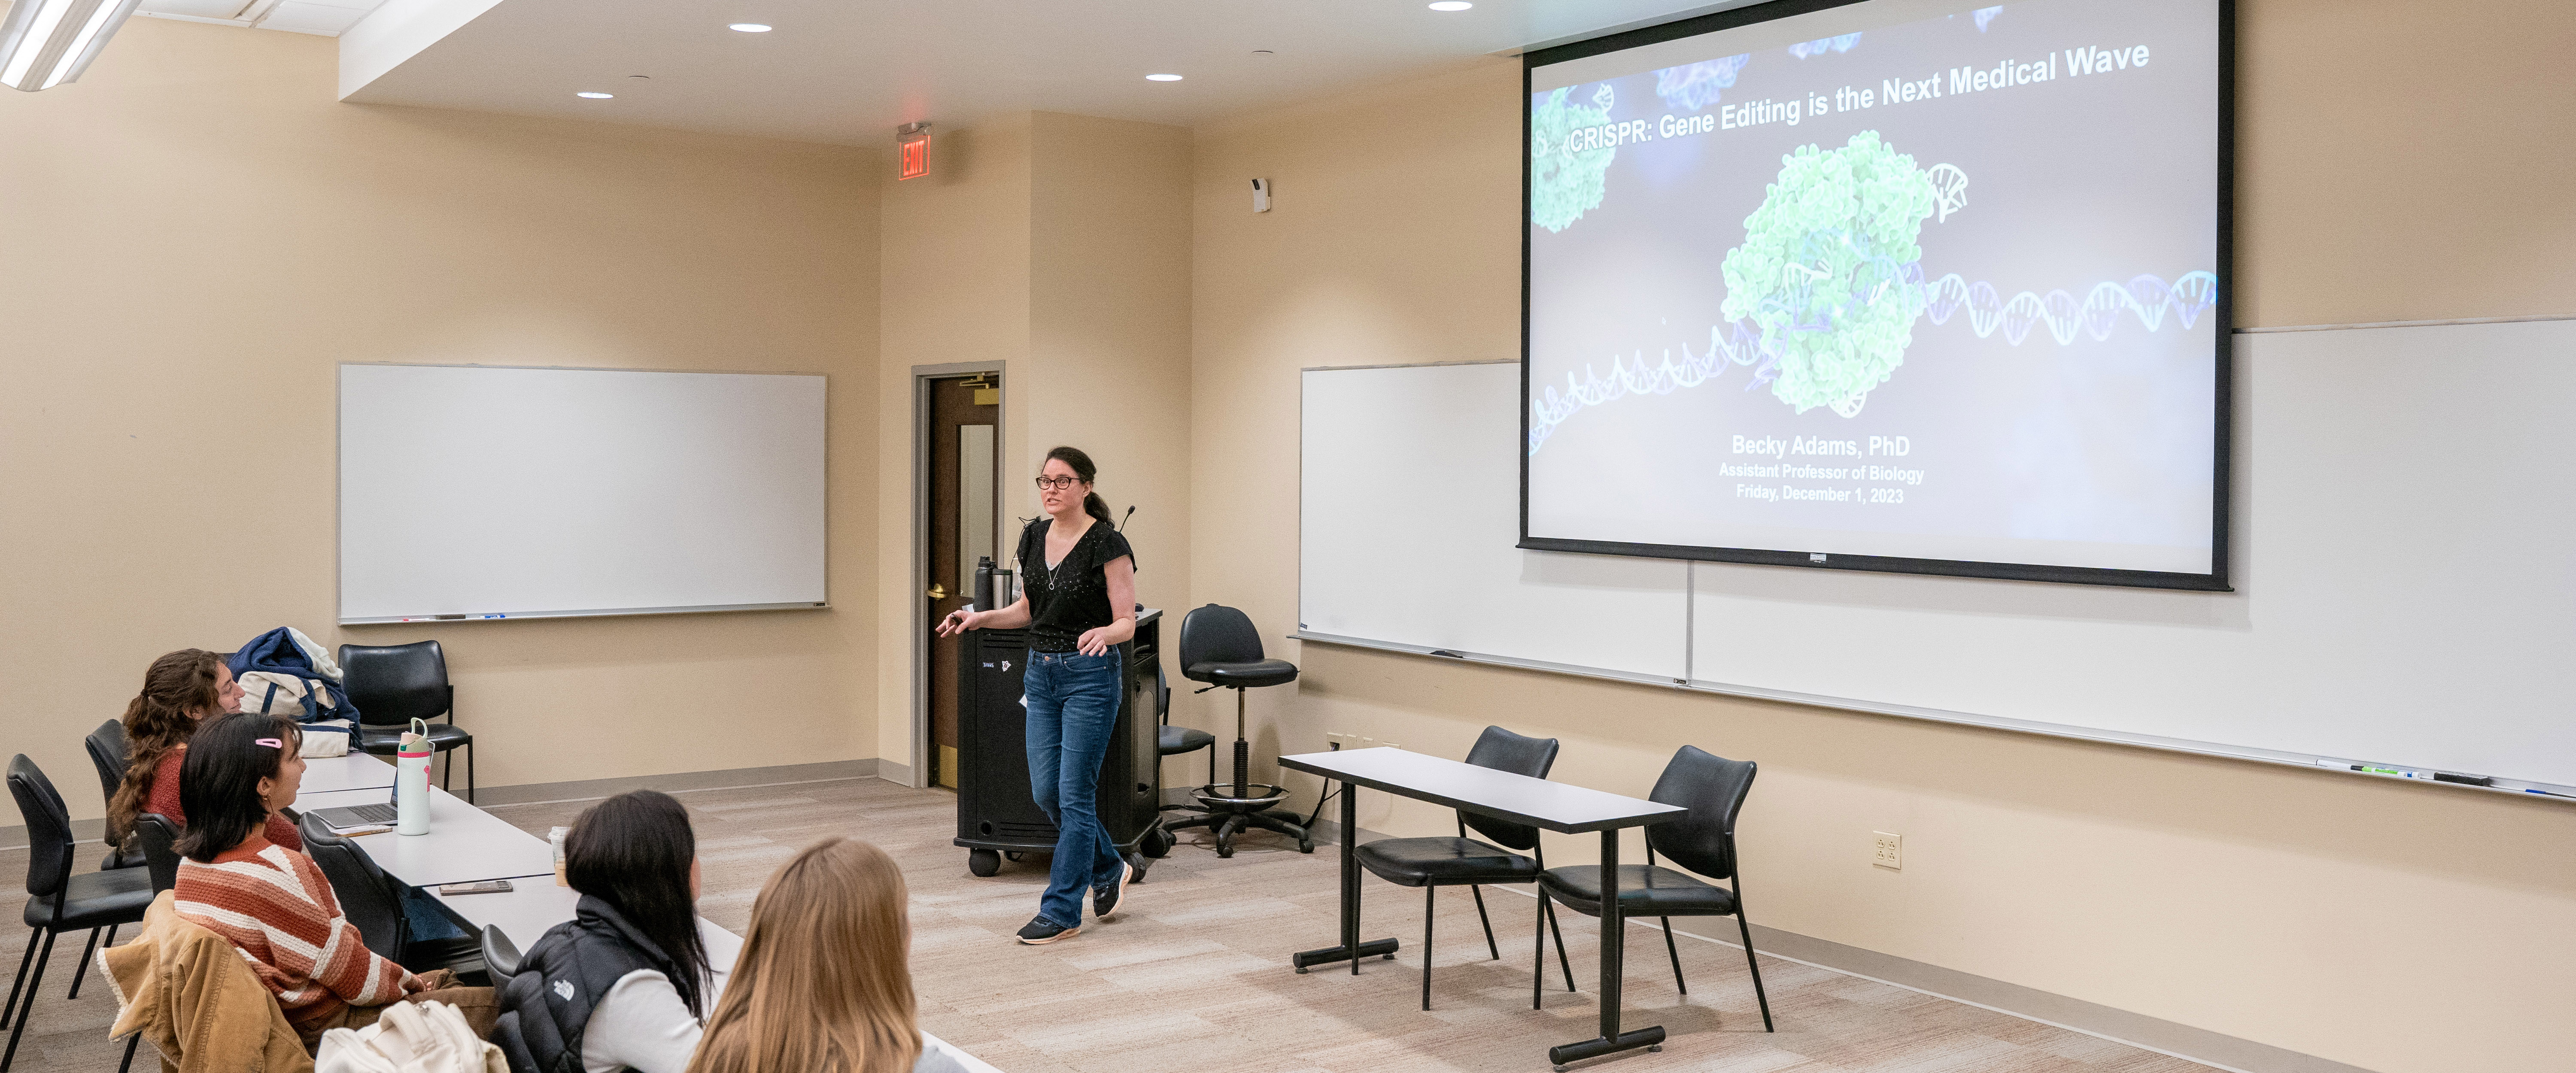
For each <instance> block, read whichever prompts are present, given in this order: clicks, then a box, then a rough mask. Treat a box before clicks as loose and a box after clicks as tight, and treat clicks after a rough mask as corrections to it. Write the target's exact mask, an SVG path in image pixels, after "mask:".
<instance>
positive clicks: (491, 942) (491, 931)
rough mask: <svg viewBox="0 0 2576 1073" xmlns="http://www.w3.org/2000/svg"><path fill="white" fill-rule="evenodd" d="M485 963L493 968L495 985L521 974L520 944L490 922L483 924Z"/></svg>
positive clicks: (493, 984) (493, 983) (493, 982)
mask: <svg viewBox="0 0 2576 1073" xmlns="http://www.w3.org/2000/svg"><path fill="white" fill-rule="evenodd" d="M483 964H484V965H485V966H487V967H488V968H489V969H490V970H491V973H492V986H494V987H499V986H501V984H502V982H503V981H506V980H508V979H509V978H511V977H513V976H517V975H518V974H519V946H518V944H516V943H513V942H511V941H510V937H509V936H507V935H503V934H501V929H499V928H497V927H494V926H492V925H490V924H486V925H483Z"/></svg>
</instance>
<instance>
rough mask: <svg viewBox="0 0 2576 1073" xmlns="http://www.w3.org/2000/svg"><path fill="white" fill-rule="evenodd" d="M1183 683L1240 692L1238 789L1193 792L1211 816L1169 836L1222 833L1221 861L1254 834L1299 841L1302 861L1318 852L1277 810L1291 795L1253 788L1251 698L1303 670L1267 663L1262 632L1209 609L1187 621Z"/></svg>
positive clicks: (1301, 828) (1233, 613)
mask: <svg viewBox="0 0 2576 1073" xmlns="http://www.w3.org/2000/svg"><path fill="white" fill-rule="evenodd" d="M1181 677H1184V678H1187V679H1189V680H1191V681H1193V682H1206V683H1208V686H1207V689H1202V690H1199V692H1201V693H1205V692H1207V691H1208V689H1231V690H1233V691H1234V781H1233V782H1232V783H1231V784H1228V783H1218V782H1213V781H1211V782H1210V783H1208V784H1207V785H1205V786H1202V787H1199V788H1198V789H1196V790H1194V791H1191V794H1190V796H1192V797H1195V798H1198V800H1199V806H1200V807H1201V808H1203V809H1205V810H1206V814H1205V815H1200V816H1193V817H1191V818H1189V819H1186V820H1178V821H1175V822H1172V823H1166V824H1164V825H1163V829H1164V830H1166V831H1176V830H1179V829H1181V828H1184V827H1207V828H1212V829H1214V830H1215V831H1216V855H1217V856H1219V857H1232V856H1234V836H1235V833H1236V832H1239V831H1243V830H1246V829H1249V828H1253V827H1259V828H1262V829H1264V830H1270V831H1277V832H1279V833H1280V834H1283V835H1287V836H1289V837H1291V838H1294V839H1296V840H1297V852H1299V853H1313V852H1315V839H1314V836H1312V835H1310V834H1308V833H1307V832H1306V827H1305V825H1304V824H1302V823H1300V822H1298V817H1297V815H1296V814H1295V813H1293V812H1286V811H1281V810H1279V809H1277V808H1276V807H1275V806H1277V805H1278V804H1279V803H1280V802H1282V801H1285V800H1287V799H1288V791H1287V790H1286V789H1285V788H1282V787H1279V786H1274V785H1270V784H1267V783H1258V782H1253V781H1251V779H1250V770H1251V766H1252V743H1251V742H1249V741H1247V740H1245V738H1244V729H1243V691H1244V690H1247V689H1258V688H1260V687H1262V686H1276V685H1286V684H1288V683H1290V682H1294V681H1296V680H1297V665H1296V664H1294V663H1290V662H1288V661H1287V660H1284V659H1266V658H1264V657H1263V656H1262V654H1261V634H1260V631H1257V630H1255V629H1253V628H1252V620H1251V619H1250V618H1248V617H1246V616H1245V615H1244V613H1243V612H1241V611H1238V610H1236V609H1234V608H1231V607H1223V606H1220V605H1217V604H1209V605H1207V606H1205V607H1201V608H1196V609H1193V610H1192V611H1191V612H1190V613H1189V615H1188V617H1186V618H1183V619H1182V620H1181ZM1215 762H1216V757H1215V754H1214V753H1210V754H1209V757H1208V763H1209V766H1210V768H1211V770H1210V772H1209V774H1210V776H1211V777H1213V776H1214V774H1215V772H1214V770H1213V768H1214V766H1215Z"/></svg>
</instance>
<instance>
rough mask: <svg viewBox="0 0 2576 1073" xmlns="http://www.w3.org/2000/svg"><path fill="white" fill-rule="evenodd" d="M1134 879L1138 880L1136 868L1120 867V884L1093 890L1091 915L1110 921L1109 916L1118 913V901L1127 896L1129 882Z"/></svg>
mask: <svg viewBox="0 0 2576 1073" xmlns="http://www.w3.org/2000/svg"><path fill="white" fill-rule="evenodd" d="M1134 878H1136V866H1135V865H1132V864H1122V865H1119V866H1118V882H1115V883H1112V884H1110V885H1108V886H1106V887H1093V888H1091V915H1093V916H1096V917H1099V918H1100V919H1102V920H1107V919H1109V914H1111V913H1115V912H1117V911H1118V899H1120V898H1122V897H1125V896H1126V894H1127V881H1128V880H1131V879H1134Z"/></svg>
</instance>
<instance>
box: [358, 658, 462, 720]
mask: <svg viewBox="0 0 2576 1073" xmlns="http://www.w3.org/2000/svg"><path fill="white" fill-rule="evenodd" d="M340 673H341V674H342V675H345V676H346V677H345V678H344V679H343V681H342V685H343V686H345V687H346V688H347V689H348V691H349V703H350V704H352V705H355V706H356V707H357V709H358V721H359V722H362V723H365V724H367V725H368V726H400V725H403V724H407V723H410V722H411V721H412V720H414V719H436V718H438V717H439V716H442V715H445V714H447V709H448V707H449V706H450V705H451V704H452V703H454V700H455V690H454V689H452V688H450V687H449V686H448V684H447V653H446V652H444V651H442V650H440V648H439V647H438V642H436V641H421V642H417V643H414V644H407V645H387V646H382V647H379V646H375V645H341V646H340Z"/></svg>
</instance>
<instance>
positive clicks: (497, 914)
mask: <svg viewBox="0 0 2576 1073" xmlns="http://www.w3.org/2000/svg"><path fill="white" fill-rule="evenodd" d="M510 888H511V889H510V890H508V891H506V892H503V893H500V894H458V895H453V896H450V895H445V894H440V893H438V889H437V888H435V887H432V888H430V891H429V894H430V897H433V898H436V899H438V904H439V905H440V906H441V907H443V908H445V909H446V910H447V915H449V916H452V917H455V918H457V919H458V920H461V921H463V922H465V924H466V926H467V930H469V931H472V932H473V933H474V934H476V935H477V936H480V935H481V934H482V933H483V928H484V927H485V926H486V925H489V926H492V927H496V928H499V929H501V934H503V935H506V936H509V937H510V945H512V946H515V947H518V948H519V952H520V953H522V954H524V953H527V952H528V948H529V947H532V946H535V945H537V939H538V938H539V937H541V936H543V935H545V933H546V929H547V928H551V927H554V926H555V925H557V924H561V923H563V922H564V921H567V920H571V919H572V907H573V904H574V903H576V902H579V901H581V893H580V892H579V891H576V890H574V889H572V888H571V887H558V886H556V885H555V876H554V872H553V871H551V870H549V871H548V872H547V873H546V874H544V875H541V876H528V877H525V878H522V879H513V880H511V881H510Z"/></svg>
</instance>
